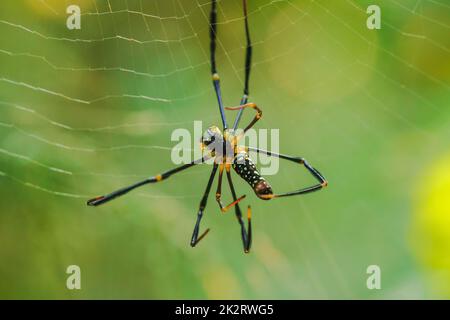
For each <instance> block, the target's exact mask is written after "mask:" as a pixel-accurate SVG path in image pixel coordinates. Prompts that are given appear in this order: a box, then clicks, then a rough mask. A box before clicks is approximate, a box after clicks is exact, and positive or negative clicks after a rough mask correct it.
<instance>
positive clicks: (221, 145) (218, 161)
mask: <svg viewBox="0 0 450 320" xmlns="http://www.w3.org/2000/svg"><path fill="white" fill-rule="evenodd" d="M242 3H243V8H244V23H245V35H246V38H247V47H246V55H245V80H244V95H243V96H242V98H241V103H240V105H239V106H238V107H233V108H225V107H224V106H223V102H222V93H221V89H220V77H219V74H218V73H217V68H216V59H215V52H216V37H217V0H212V2H211V13H210V21H209V25H210V32H209V35H210V51H211V77H212V82H213V86H214V91H215V93H216V97H217V102H218V105H219V111H220V117H221V120H222V125H223V133H222V132H221V131H220V129H219V128H218V127H216V126H211V127H209V128H208V130H207V131H206V132H205V133H204V134H203V136H202V139H201V141H200V147H201V149H202V152H203V156H202V157H201V158H200V159H196V160H193V161H191V162H190V163H186V164H183V165H181V166H178V167H175V168H173V169H171V170H168V171H165V172H163V173H161V174H158V175H156V176H153V177H149V178H147V179H145V180H142V181H139V182H137V183H135V184H132V185H130V186H128V187H125V188H122V189H119V190H116V191H113V192H111V193H109V194H107V195H104V196H99V197H95V198H93V199H90V200H88V202H87V204H88V205H90V206H98V205H101V204H104V203H106V202H108V201H111V200H113V199H115V198H117V197H119V196H122V195H124V194H126V193H128V192H129V191H131V190H133V189H136V188H138V187H141V186H143V185H146V184H150V183H156V182H160V181H163V180H166V179H167V178H169V177H170V176H172V175H174V174H176V173H178V172H181V171H183V170H186V169H188V168H190V167H193V166H195V165H197V164H201V163H205V162H206V161H207V160H210V159H213V160H214V161H213V165H212V170H211V174H210V176H209V180H208V183H207V185H206V190H205V192H204V193H203V197H202V198H201V200H200V205H199V209H198V213H197V220H196V222H195V227H194V231H193V232H192V237H191V246H192V247H195V246H196V245H197V244H198V243H199V242H200V240H201V239H203V238H204V237H205V235H206V234H207V233H208V232H209V229H206V230H205V231H204V232H203V233H202V234H200V222H201V221H202V218H203V213H204V211H205V208H206V202H207V201H208V195H209V193H210V191H211V186H212V184H213V182H214V178H215V176H216V173H217V171H218V172H219V174H218V183H217V189H216V201H217V203H218V204H219V208H220V210H221V211H222V212H227V211H228V210H229V209H230V208H234V211H235V216H236V218H237V221H238V223H239V226H240V234H241V238H242V244H243V247H244V252H249V251H250V246H251V243H252V224H251V209H250V206H248V209H247V227H246V226H245V223H244V220H243V215H242V212H241V209H240V207H239V202H240V201H242V200H243V199H244V198H245V195H244V196H241V197H239V198H238V197H237V195H236V190H235V189H234V185H233V181H232V177H231V168H233V169H234V171H235V172H236V173H237V174H238V175H239V176H240V177H241V178H243V179H244V180H245V181H247V182H248V184H249V185H250V186H251V187H252V189H253V191H254V192H255V193H256V195H257V196H258V198H260V199H263V200H269V199H273V198H281V197H288V196H295V195H302V194H306V193H310V192H313V191H317V190H320V189H322V188H324V187H326V186H327V185H328V182H327V181H326V180H325V178H324V177H323V176H322V174H320V172H319V171H317V170H316V169H315V168H313V167H312V166H311V165H310V164H309V163H308V162H307V161H306V160H305V159H304V158H302V157H291V156H287V155H283V154H278V153H274V152H271V151H266V150H262V149H259V148H251V147H243V146H239V145H238V142H239V140H240V139H241V138H242V137H243V136H244V135H245V133H246V132H247V130H248V129H250V128H251V127H253V125H254V124H255V123H256V122H257V121H258V120H259V119H260V118H261V116H262V111H261V109H260V108H258V106H257V105H256V104H254V103H248V94H249V89H248V86H249V79H250V70H251V57H252V44H251V41H250V32H249V26H248V16H247V0H242ZM245 108H251V109H253V110H255V111H256V115H255V117H254V118H253V120H252V121H251V122H250V123H249V124H248V125H247V126H246V127H245V128H244V129H243V130H239V131H238V129H237V128H238V124H239V121H240V119H241V115H242V112H243V111H244V109H245ZM225 110H237V111H238V114H237V116H236V118H235V120H234V124H233V127H232V128H228V124H227V120H226V116H225ZM249 151H253V152H256V153H262V154H265V155H267V156H269V157H277V158H280V159H284V160H288V161H291V162H293V163H295V164H300V165H302V166H303V167H304V168H306V169H307V170H308V172H309V173H311V175H312V176H313V177H314V178H315V179H316V180H317V181H318V183H316V184H314V185H312V186H310V187H306V188H300V189H298V190H294V191H291V192H285V193H279V194H274V193H273V191H272V187H271V186H270V184H269V183H268V182H267V181H266V180H265V179H264V178H263V177H261V175H260V174H259V172H258V170H257V169H256V166H255V164H254V163H253V161H252V160H251V159H250V157H249V154H248V152H249ZM224 172H225V173H226V176H227V181H228V186H229V188H230V192H231V196H232V198H233V202H232V203H230V204H229V205H227V206H224V205H223V203H222V200H221V197H222V178H223V173H224Z"/></svg>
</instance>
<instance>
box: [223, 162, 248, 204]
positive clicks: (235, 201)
mask: <svg viewBox="0 0 450 320" xmlns="http://www.w3.org/2000/svg"><path fill="white" fill-rule="evenodd" d="M219 166H220V167H219V180H218V183H217V191H216V201H217V203H218V204H219V208H220V211H222V212H223V213H225V212H227V211H228V210H229V209H230V208H232V207H234V206H235V205H237V204H238V203H239V202H240V201H241V200H243V199H244V198H245V195H243V196H241V197H240V198H238V199H233V200H234V201H233V202H232V203H230V204H229V205H227V206H224V205H223V203H222V177H223V169H224V166H225V165H224V164H220V165H219ZM227 166H229V165H227Z"/></svg>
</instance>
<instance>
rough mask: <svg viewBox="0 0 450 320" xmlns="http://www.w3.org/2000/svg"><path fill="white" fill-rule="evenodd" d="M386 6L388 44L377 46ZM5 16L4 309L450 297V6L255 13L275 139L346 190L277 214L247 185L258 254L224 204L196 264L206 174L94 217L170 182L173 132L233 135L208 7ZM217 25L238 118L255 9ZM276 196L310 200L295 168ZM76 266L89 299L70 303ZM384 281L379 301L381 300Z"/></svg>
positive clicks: (123, 0)
mask: <svg viewBox="0 0 450 320" xmlns="http://www.w3.org/2000/svg"><path fill="white" fill-rule="evenodd" d="M374 3H378V4H379V5H380V6H381V8H382V29H381V30H368V29H367V28H366V18H367V14H366V8H367V6H368V5H369V4H374ZM69 4H79V5H80V7H81V10H82V14H83V15H82V22H81V23H82V27H81V30H68V29H67V28H66V25H65V24H66V18H67V14H66V13H65V12H66V7H67V6H68V5H69ZM1 9H2V10H0V37H1V39H2V41H1V45H0V190H1V195H2V201H1V202H0V261H1V262H0V279H1V280H0V297H1V298H31V299H37V298H50V299H54V298H64V299H79V298H84V299H89V298H146V299H147V298H149V299H152V298H192V299H195V298H252V299H258V298H279V299H280V298H285V299H301V298H362V299H379V298H385V299H389V298H450V281H449V279H450V278H449V277H450V276H449V274H450V264H449V259H450V256H449V255H450V254H449V252H450V238H449V234H450V223H449V217H450V207H449V198H448V195H449V192H450V190H449V181H450V174H449V166H448V164H449V158H448V155H449V154H448V152H449V147H450V134H449V133H450V132H449V128H450V126H449V124H450V122H449V120H450V108H449V107H450V106H449V101H450V91H449V80H450V55H449V48H450V37H449V33H448V29H449V25H448V22H449V21H450V19H449V18H450V9H449V7H448V5H447V4H445V2H444V1H443V0H441V1H432V2H431V1H427V2H418V1H417V0H402V1H400V0H390V1H356V0H339V1H325V0H319V1H310V0H284V1H268V0H264V1H263V0H249V11H250V16H249V19H250V27H251V34H252V39H253V41H254V59H253V62H254V68H253V71H252V76H251V86H250V90H251V100H252V101H254V102H256V103H258V105H260V106H261V108H262V109H263V110H264V117H263V119H262V120H261V121H260V122H259V123H258V127H259V128H279V129H280V138H281V150H280V151H281V152H283V153H286V154H292V155H299V156H304V157H306V158H307V159H308V160H309V161H310V162H311V163H312V164H313V165H314V166H316V167H317V168H319V169H320V170H321V171H322V172H323V173H324V174H325V175H326V177H327V178H328V179H329V181H330V187H329V188H328V189H326V190H325V191H321V192H318V193H315V194H311V195H308V196H305V197H297V198H291V199H283V200H281V199H280V200H274V201H270V202H263V201H259V200H258V199H257V198H256V197H255V196H254V195H253V194H252V192H251V190H249V188H248V186H247V185H246V184H245V183H244V182H241V181H238V180H237V179H235V180H236V184H237V189H238V193H239V194H247V199H246V200H245V201H244V203H243V204H244V205H247V204H251V205H252V208H253V212H254V213H253V224H254V225H253V226H254V242H253V251H252V253H251V254H249V255H244V254H243V253H242V247H241V240H240V235H239V228H238V225H237V223H236V219H235V218H234V217H233V213H228V214H226V215H223V214H220V211H219V210H218V208H217V205H216V203H215V201H214V199H213V198H214V197H213V196H211V197H210V199H209V200H210V201H209V204H208V207H207V210H206V215H205V218H204V220H203V227H204V228H206V227H210V228H211V232H210V234H209V235H208V236H207V238H206V239H205V240H204V241H202V243H200V245H199V246H198V247H197V248H195V249H192V248H190V247H189V239H190V236H191V233H192V229H193V227H194V223H195V215H196V210H197V208H198V202H199V200H200V197H201V194H202V192H203V190H204V187H205V184H206V181H207V179H208V175H209V167H208V166H199V167H198V168H194V169H190V171H186V172H185V173H182V174H180V175H179V176H176V177H174V178H171V179H170V180H168V181H166V182H164V183H161V184H158V185H152V186H149V187H145V188H143V189H142V190H139V191H136V192H134V193H133V194H130V195H129V196H127V197H126V198H122V199H120V200H117V201H114V202H112V203H111V204H109V205H105V206H103V207H98V208H95V209H93V208H89V207H87V206H86V205H85V201H86V199H87V198H89V197H90V196H93V195H97V194H99V193H103V192H108V191H110V190H113V189H115V188H118V187H121V186H124V185H127V184H129V183H132V182H133V181H136V180H138V179H141V178H143V177H146V176H148V175H153V174H156V173H158V172H160V171H162V170H165V169H168V168H170V167H172V164H171V161H170V147H171V146H173V145H174V142H171V141H170V134H171V132H172V130H174V129H175V128H179V127H184V128H187V129H189V130H192V129H193V121H194V120H202V121H204V125H205V127H206V126H207V125H209V124H213V123H215V124H219V123H220V119H219V114H218V110H217V105H216V101H215V96H214V92H213V90H212V87H211V81H210V75H209V61H208V59H209V53H208V49H209V47H208V46H209V43H208V22H207V16H208V14H209V2H208V1H207V0H201V1H200V0H197V1H179V0H169V1H155V0H152V1H147V0H145V1H144V0H109V1H103V0H97V1H94V0H83V1H76V0H73V1H72V0H71V1H59V0H42V1H36V0H26V1H3V2H2V4H1ZM219 21H220V23H221V24H220V25H219V40H220V42H219V46H218V68H219V71H220V74H221V78H222V85H223V94H224V100H225V104H226V105H236V104H237V103H238V102H239V99H240V95H241V90H242V79H243V59H244V48H245V38H244V29H243V20H242V7H241V1H238V0H227V1H220V3H219ZM154 98H158V99H162V100H159V101H155V100H154ZM231 116H232V113H231V112H230V113H229V117H231ZM249 119H250V113H247V114H246V115H245V119H244V120H243V123H245V121H248V120H249ZM167 148H168V149H167ZM268 179H269V180H270V181H271V182H272V184H273V186H274V188H275V190H279V191H288V190H293V189H295V188H299V187H300V186H306V185H308V183H311V182H312V180H311V178H310V177H309V176H308V175H307V173H305V172H303V171H300V170H298V167H295V166H293V165H291V164H289V163H281V170H280V172H279V174H278V175H276V176H270V177H268ZM213 188H215V186H214V187H213ZM213 190H214V189H213ZM224 190H226V189H225V187H224ZM229 199H230V197H229V194H226V195H225V201H228V200H229ZM71 264H76V265H79V266H80V267H81V272H82V290H79V291H69V290H67V289H66V287H65V283H66V277H67V274H66V273H65V270H66V268H67V266H68V265H71ZM371 264H377V265H379V266H380V267H381V270H382V290H378V291H377V290H375V291H371V290H368V289H367V288H366V287H365V283H366V277H367V275H366V268H367V266H368V265H371Z"/></svg>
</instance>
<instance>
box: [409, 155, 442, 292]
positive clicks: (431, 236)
mask: <svg viewBox="0 0 450 320" xmlns="http://www.w3.org/2000/svg"><path fill="white" fill-rule="evenodd" d="M424 173H425V177H424V178H423V179H422V181H420V183H419V187H418V190H417V192H416V210H415V211H416V212H415V216H414V222H413V233H412V242H413V245H414V248H415V251H416V253H417V254H418V256H419V258H420V260H421V261H422V262H423V264H424V265H425V266H426V268H428V270H429V271H430V281H431V282H432V286H433V289H435V290H436V291H437V293H438V294H439V295H444V296H446V297H450V154H447V155H446V156H445V157H443V158H442V159H440V160H438V161H437V162H436V163H435V164H433V165H431V166H430V168H427V167H426V166H424Z"/></svg>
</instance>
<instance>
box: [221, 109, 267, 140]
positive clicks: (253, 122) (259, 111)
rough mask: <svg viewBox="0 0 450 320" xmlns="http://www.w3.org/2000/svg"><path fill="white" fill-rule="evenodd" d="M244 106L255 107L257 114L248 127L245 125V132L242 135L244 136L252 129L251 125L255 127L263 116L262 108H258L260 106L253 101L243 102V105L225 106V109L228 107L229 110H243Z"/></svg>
mask: <svg viewBox="0 0 450 320" xmlns="http://www.w3.org/2000/svg"><path fill="white" fill-rule="evenodd" d="M244 108H253V109H255V111H256V115H255V117H254V118H253V120H252V121H251V122H250V123H249V124H248V125H247V127H245V129H244V132H243V133H242V134H241V136H243V135H244V134H245V133H246V132H247V130H248V129H250V128H251V127H253V126H254V125H255V123H256V122H257V121H258V120H259V119H261V117H262V111H261V109H260V108H258V106H257V105H256V104H255V103H253V102H250V103H246V104H243V105H240V106H237V107H226V108H225V109H227V110H243V109H244Z"/></svg>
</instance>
